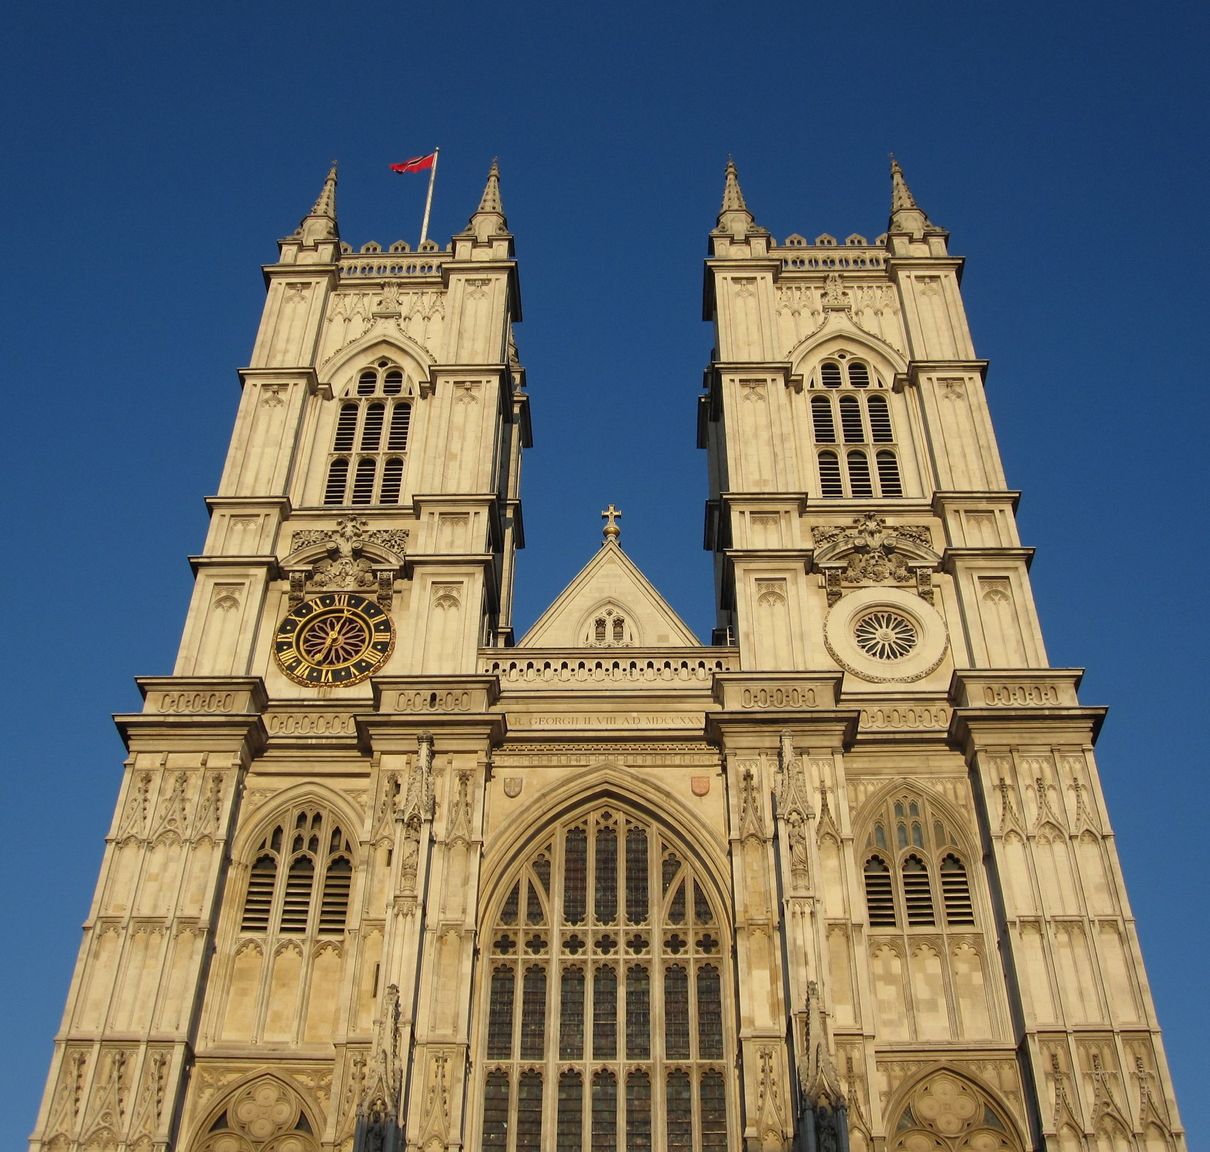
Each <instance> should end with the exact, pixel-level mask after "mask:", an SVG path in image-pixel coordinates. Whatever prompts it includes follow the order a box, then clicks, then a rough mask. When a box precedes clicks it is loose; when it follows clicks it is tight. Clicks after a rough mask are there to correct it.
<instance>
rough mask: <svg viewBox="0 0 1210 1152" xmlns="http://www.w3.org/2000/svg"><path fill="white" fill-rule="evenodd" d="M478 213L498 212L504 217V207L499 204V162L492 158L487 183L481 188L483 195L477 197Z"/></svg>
mask: <svg viewBox="0 0 1210 1152" xmlns="http://www.w3.org/2000/svg"><path fill="white" fill-rule="evenodd" d="M479 211H480V212H499V213H500V215H501V216H503V215H504V205H503V204H501V203H500V161H499V160H498V159H497V158H496V157H495V156H493V157H492V166H491V167H490V168H489V169H488V170H487V183H486V184H485V185H484V186H483V195H482V196H480V197H479Z"/></svg>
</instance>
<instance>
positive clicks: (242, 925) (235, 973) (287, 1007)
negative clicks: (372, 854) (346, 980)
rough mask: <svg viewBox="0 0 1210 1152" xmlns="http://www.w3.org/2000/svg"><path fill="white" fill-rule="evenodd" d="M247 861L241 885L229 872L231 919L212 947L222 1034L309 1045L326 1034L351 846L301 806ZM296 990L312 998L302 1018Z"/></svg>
mask: <svg viewBox="0 0 1210 1152" xmlns="http://www.w3.org/2000/svg"><path fill="white" fill-rule="evenodd" d="M249 857H250V861H249V864H248V866H247V869H246V872H244V875H243V879H242V880H241V879H240V876H239V870H238V869H233V870H232V878H231V883H232V884H233V885H235V886H236V887H235V891H234V892H233V893H232V894H231V898H230V904H232V905H234V906H235V909H236V911H237V913H238V918H237V919H236V921H235V923H234V925H233V926H232V928H231V930H230V931H231V933H232V936H231V937H229V938H227V939H225V940H224V941H223V944H222V946H221V947H220V955H221V956H223V957H224V958H225V960H226V962H227V963H228V964H229V965H230V973H229V978H228V982H227V985H226V989H227V990H226V992H225V993H224V995H225V997H226V1003H225V1006H224V1007H223V1009H222V1013H223V1021H222V1023H221V1025H220V1027H221V1030H222V1035H223V1037H224V1038H225V1039H231V1040H236V1041H240V1042H251V1043H259V1042H261V1041H262V1040H269V1041H272V1042H275V1043H291V1042H303V1041H307V1040H311V1041H314V1040H315V1039H317V1037H319V1036H321V1035H324V1036H326V1035H327V1033H328V1031H329V1030H330V1028H331V1027H332V1026H334V1021H333V1020H332V1019H331V1014H332V1013H333V1012H334V1011H335V1007H336V1001H335V997H336V995H337V984H338V983H339V978H340V977H339V972H340V967H341V964H342V960H341V956H342V953H343V951H344V946H345V932H346V929H347V926H348V923H349V908H350V903H351V901H352V895H353V877H354V874H355V872H356V864H357V861H356V856H355V854H354V849H353V841H352V840H351V839H350V837H349V835H348V834H347V832H346V831H345V829H344V827H343V826H342V824H341V822H340V821H339V820H338V819H336V818H335V817H334V816H333V814H332V813H331V812H329V811H327V810H325V809H324V808H321V807H318V806H314V805H309V804H300V805H297V806H295V807H293V808H291V809H288V810H287V811H285V812H283V813H282V814H281V816H279V817H278V818H277V819H276V820H275V821H274V823H273V824H272V825H271V827H269V829H268V830H267V831H266V832H265V834H264V835H263V836H262V837H261V839H260V840H259V842H257V843H256V845H255V847H254V848H253V850H252V851H251V852H250V853H249ZM240 885H242V887H243V891H242V893H241V892H240V891H239V886H240ZM241 895H242V902H241ZM300 987H306V988H309V989H311V995H310V1000H309V1003H308V1007H307V1010H306V1012H305V1013H300V1012H298V1011H296V1004H295V1001H296V999H297V990H298V988H300Z"/></svg>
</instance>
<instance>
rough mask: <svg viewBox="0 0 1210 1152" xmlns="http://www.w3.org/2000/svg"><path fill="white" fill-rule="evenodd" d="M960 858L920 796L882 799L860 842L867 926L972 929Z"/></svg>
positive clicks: (951, 836) (949, 832) (951, 834)
mask: <svg viewBox="0 0 1210 1152" xmlns="http://www.w3.org/2000/svg"><path fill="white" fill-rule="evenodd" d="M964 858H965V849H964V848H963V847H962V846H961V844H960V843H959V840H958V837H957V835H956V833H955V831H954V830H953V829H952V828H951V827H950V826H949V825H948V823H947V820H946V818H945V817H943V816H942V815H941V814H940V813H938V812H937V811H936V810H935V809H934V808H933V807H932V806H931V805H929V803H928V801H927V800H926V799H925V798H924V797H921V796H913V795H902V796H898V797H895V798H894V799H893V800H888V801H887V802H886V803H885V804H884V805H882V806H881V808H880V809H879V810H878V811H877V813H876V814H875V816H874V819H873V822H872V824H871V826H870V831H869V834H868V835H867V837H866V843H865V860H864V863H863V876H864V880H865V897H866V912H867V914H868V916H869V923H870V927H871V928H900V929H902V928H905V927H906V928H908V929H913V928H927V929H931V930H935V929H941V928H949V927H957V928H964V927H970V926H972V925H974V923H975V911H974V901H973V898H972V895H971V888H970V880H969V878H968V876H967V870H966V864H965V863H964Z"/></svg>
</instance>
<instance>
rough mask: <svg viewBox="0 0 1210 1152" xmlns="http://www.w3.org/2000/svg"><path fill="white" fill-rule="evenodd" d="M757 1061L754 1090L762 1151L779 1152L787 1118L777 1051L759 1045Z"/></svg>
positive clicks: (782, 1146) (784, 1142) (784, 1138)
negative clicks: (757, 1069)
mask: <svg viewBox="0 0 1210 1152" xmlns="http://www.w3.org/2000/svg"><path fill="white" fill-rule="evenodd" d="M757 1058H758V1059H759V1061H760V1071H759V1080H758V1083H757V1092H756V1125H757V1131H758V1133H759V1138H760V1147H761V1150H762V1152H781V1150H782V1149H783V1148H784V1147H785V1144H786V1120H785V1113H784V1112H783V1111H782V1106H781V1089H780V1086H779V1081H780V1079H781V1077H780V1075H779V1073H780V1070H781V1069H780V1061H779V1060H778V1050H777V1049H776V1048H773V1047H771V1046H769V1045H762V1046H761V1047H760V1048H759V1049H758V1050H757Z"/></svg>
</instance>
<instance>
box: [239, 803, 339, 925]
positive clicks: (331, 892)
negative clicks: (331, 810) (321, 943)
mask: <svg viewBox="0 0 1210 1152" xmlns="http://www.w3.org/2000/svg"><path fill="white" fill-rule="evenodd" d="M352 882H353V850H352V846H351V844H350V842H349V838H348V836H347V835H346V834H345V833H344V832H343V831H342V830H341V828H340V826H339V825H338V824H335V823H333V822H332V821H331V820H330V819H329V817H328V816H327V815H326V814H325V813H323V812H321V811H319V810H318V809H315V808H301V809H298V810H296V811H294V812H293V813H292V814H291V815H290V817H289V818H288V819H286V820H283V821H281V822H280V823H278V824H276V825H275V826H274V827H273V828H272V829H271V830H270V831H269V832H268V833H266V835H265V836H264V838H263V839H262V840H261V842H260V845H259V847H258V848H257V850H256V858H255V861H254V863H253V864H252V867H251V869H250V870H249V873H248V887H247V889H246V892H245V896H244V909H243V916H242V918H241V920H240V932H241V933H255V934H269V935H276V934H284V935H302V934H306V933H313V934H317V935H342V934H343V933H344V930H345V920H346V918H347V916H348V911H349V893H350V891H351V889H352Z"/></svg>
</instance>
